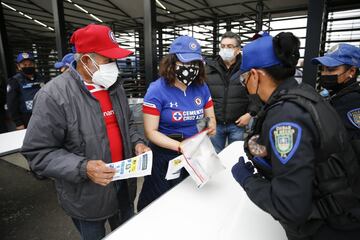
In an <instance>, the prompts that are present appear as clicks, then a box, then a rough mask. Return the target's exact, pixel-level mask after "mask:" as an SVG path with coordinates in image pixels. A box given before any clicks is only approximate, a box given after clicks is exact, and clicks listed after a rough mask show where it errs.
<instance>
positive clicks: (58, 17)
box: [51, 0, 67, 59]
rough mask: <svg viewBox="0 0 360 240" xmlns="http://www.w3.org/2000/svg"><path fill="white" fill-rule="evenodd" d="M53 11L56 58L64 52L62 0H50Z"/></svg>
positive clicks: (60, 56)
mask: <svg viewBox="0 0 360 240" xmlns="http://www.w3.org/2000/svg"><path fill="white" fill-rule="evenodd" d="M51 4H52V9H53V13H54V27H55V39H56V49H57V55H58V58H59V59H61V58H62V57H63V56H64V55H65V54H66V49H67V47H66V29H65V17H64V5H63V1H62V0H51Z"/></svg>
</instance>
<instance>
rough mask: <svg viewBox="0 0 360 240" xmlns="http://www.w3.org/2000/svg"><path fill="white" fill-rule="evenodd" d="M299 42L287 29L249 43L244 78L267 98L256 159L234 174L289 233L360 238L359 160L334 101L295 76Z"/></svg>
mask: <svg viewBox="0 0 360 240" xmlns="http://www.w3.org/2000/svg"><path fill="white" fill-rule="evenodd" d="M299 46H300V42H299V40H298V38H296V37H295V36H294V35H293V34H292V33H284V32H282V33H279V34H278V35H277V36H275V37H274V38H273V37H271V36H270V35H268V34H264V35H263V36H262V37H261V38H259V39H257V40H255V41H253V42H251V43H249V44H247V45H246V46H245V47H244V49H243V60H242V64H241V68H240V70H241V72H242V74H241V81H242V83H243V84H244V85H245V87H246V89H247V90H248V92H249V93H250V94H254V93H256V94H257V95H258V96H259V98H260V100H261V101H262V102H264V103H265V105H264V107H263V108H262V110H260V112H259V113H258V115H257V119H256V121H255V125H254V127H253V128H252V131H251V132H250V134H249V136H248V137H247V139H246V141H245V145H244V146H245V151H246V153H247V155H248V157H249V159H251V162H245V160H244V158H243V157H240V159H239V162H238V163H237V164H235V165H234V166H233V168H232V173H233V176H234V178H235V179H236V181H237V182H239V183H240V185H241V186H242V187H243V188H244V190H245V191H246V193H247V195H248V196H249V198H250V199H251V200H252V201H253V202H254V203H255V204H256V205H257V206H259V207H260V208H261V209H263V210H264V211H266V212H268V213H269V214H271V215H272V216H273V217H274V218H275V219H276V220H278V221H279V222H280V223H281V225H282V226H283V227H284V229H285V231H286V234H287V237H288V239H291V240H295V239H296V240H299V239H301V240H310V239H327V240H329V239H358V238H359V236H360V229H359V226H360V225H359V222H358V221H359V220H358V219H359V218H356V217H359V216H357V215H356V211H359V210H360V208H359V201H358V200H359V199H358V198H357V197H356V195H355V194H354V192H356V191H357V193H358V192H359V190H358V189H356V188H358V187H357V186H358V185H359V180H358V179H359V177H358V175H359V174H358V172H359V166H358V162H357V160H356V156H355V154H354V151H353V149H352V148H351V146H350V145H349V144H347V141H346V140H345V139H346V130H345V129H344V127H343V125H342V124H341V122H340V120H339V119H338V116H337V114H336V112H335V111H334V110H333V108H332V107H331V106H330V105H329V104H328V103H327V102H326V101H325V100H324V99H322V97H321V96H320V95H318V94H317V93H316V91H315V89H313V88H311V87H310V86H308V85H305V84H300V85H298V83H297V82H296V80H295V79H294V74H295V66H296V63H297V61H298V58H299ZM253 56H258V57H257V58H254V57H253ZM325 129H326V130H325ZM254 167H256V169H257V172H258V173H255V171H254ZM354 212H355V213H354ZM345 229H347V230H345Z"/></svg>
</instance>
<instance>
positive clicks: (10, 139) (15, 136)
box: [0, 129, 26, 156]
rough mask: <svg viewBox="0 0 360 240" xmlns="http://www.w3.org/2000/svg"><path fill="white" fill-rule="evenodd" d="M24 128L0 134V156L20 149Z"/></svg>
mask: <svg viewBox="0 0 360 240" xmlns="http://www.w3.org/2000/svg"><path fill="white" fill-rule="evenodd" d="M25 133H26V129H24V130H19V131H13V132H7V133H2V134H0V156H4V155H8V154H11V153H16V152H18V151H19V150H20V149H21V146H22V144H23V141H24V137H25Z"/></svg>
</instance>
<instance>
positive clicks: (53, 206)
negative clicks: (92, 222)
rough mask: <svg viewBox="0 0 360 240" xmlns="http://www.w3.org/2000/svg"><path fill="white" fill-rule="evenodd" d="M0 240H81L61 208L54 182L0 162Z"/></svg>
mask: <svg viewBox="0 0 360 240" xmlns="http://www.w3.org/2000/svg"><path fill="white" fill-rule="evenodd" d="M0 239H3V240H10V239H11V240H14V239H19V240H22V239H28V240H42V239H51V240H60V239H74V240H76V239H80V237H79V234H78V232H77V230H76V229H75V227H74V226H73V224H72V221H71V219H70V218H69V217H68V216H66V215H65V214H64V212H63V210H62V209H61V208H60V206H59V204H58V202H57V197H56V193H55V189H54V186H53V181H52V180H49V179H48V180H41V181H40V180H37V179H35V178H34V177H33V176H32V175H31V173H29V171H28V170H26V169H24V168H21V167H18V166H15V165H13V164H10V163H8V162H6V161H3V160H0Z"/></svg>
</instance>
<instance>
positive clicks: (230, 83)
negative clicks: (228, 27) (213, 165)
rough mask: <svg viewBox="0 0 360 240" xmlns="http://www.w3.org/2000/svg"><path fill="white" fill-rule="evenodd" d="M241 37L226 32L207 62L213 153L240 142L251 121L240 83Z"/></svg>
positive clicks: (246, 100) (245, 97)
mask: <svg viewBox="0 0 360 240" xmlns="http://www.w3.org/2000/svg"><path fill="white" fill-rule="evenodd" d="M240 43H241V40H240V37H239V36H238V35H237V34H235V33H233V32H226V33H225V34H224V35H223V36H222V38H221V42H220V52H219V56H217V57H216V58H215V59H214V60H213V61H208V62H207V76H208V81H207V84H208V86H209V89H210V92H211V97H212V99H213V102H214V109H215V116H216V123H217V127H216V135H215V136H213V137H212V138H211V141H212V143H213V145H214V147H215V150H216V152H220V151H221V150H222V149H223V148H224V147H225V144H226V141H227V142H228V144H230V143H232V142H234V141H238V140H243V135H244V127H245V126H246V125H247V124H248V123H249V120H250V118H251V116H250V114H249V113H248V103H249V100H248V96H247V93H246V90H245V88H244V87H243V86H241V84H240V81H239V77H240V74H239V71H240V64H241V54H240V50H241V49H240Z"/></svg>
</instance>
